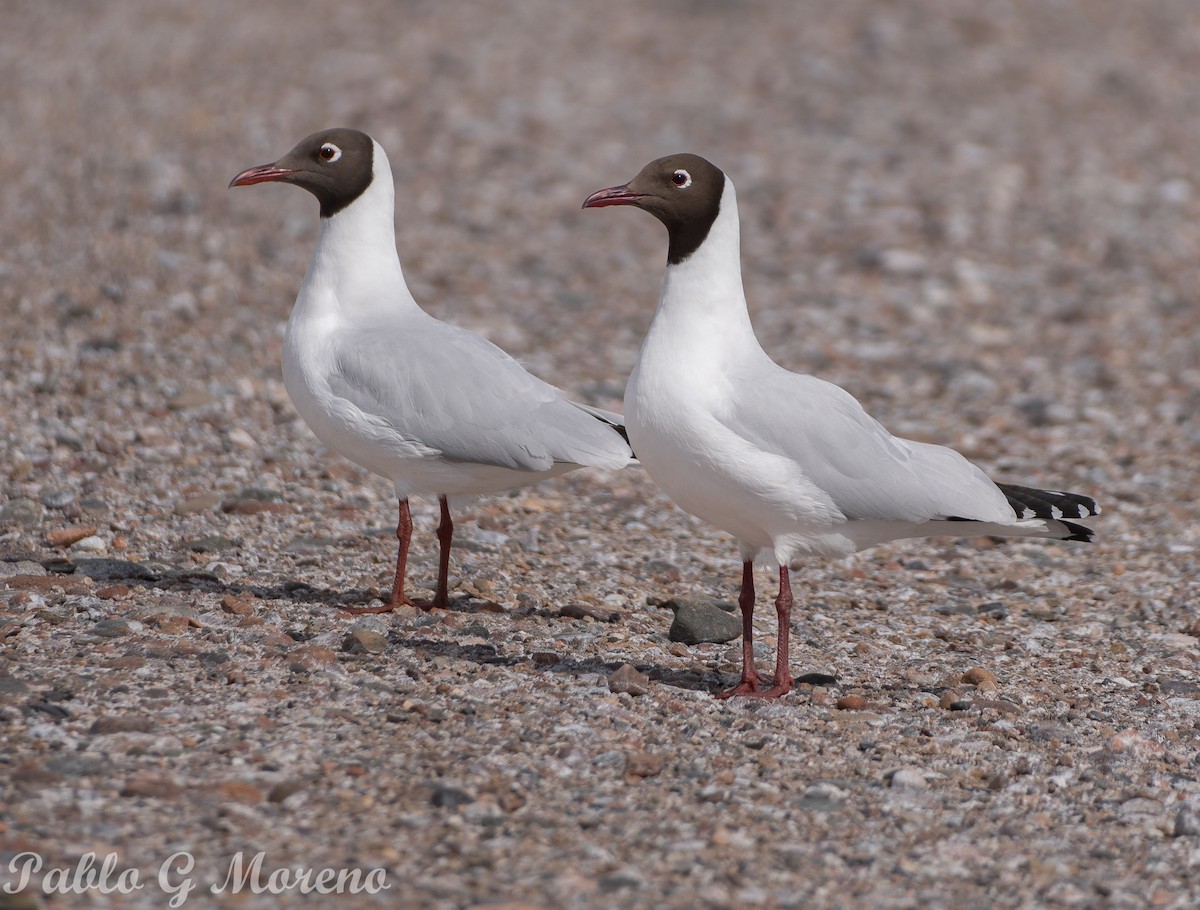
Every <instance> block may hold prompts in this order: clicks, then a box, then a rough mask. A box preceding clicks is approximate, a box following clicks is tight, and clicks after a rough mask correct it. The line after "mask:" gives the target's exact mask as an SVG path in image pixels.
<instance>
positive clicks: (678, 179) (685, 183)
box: [671, 168, 692, 190]
mask: <svg viewBox="0 0 1200 910" xmlns="http://www.w3.org/2000/svg"><path fill="white" fill-rule="evenodd" d="M671 182H672V183H673V184H675V186H677V187H679V189H681V190H686V189H687V188H688V187H689V186H691V185H692V175H691V174H689V173H688V172H687V171H685V170H684V169H683V168H680V169H679V170H677V171H676V172H675V173H674V174H672V175H671Z"/></svg>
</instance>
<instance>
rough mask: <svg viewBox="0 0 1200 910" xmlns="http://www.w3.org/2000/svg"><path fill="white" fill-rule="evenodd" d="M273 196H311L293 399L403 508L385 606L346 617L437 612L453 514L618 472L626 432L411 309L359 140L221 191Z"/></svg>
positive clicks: (305, 153)
mask: <svg viewBox="0 0 1200 910" xmlns="http://www.w3.org/2000/svg"><path fill="white" fill-rule="evenodd" d="M270 181H274V182H279V183H290V184H293V185H294V186H298V187H301V188H303V189H305V190H308V191H309V192H310V193H312V194H313V195H314V196H315V197H316V198H317V201H318V202H319V203H320V206H321V212H320V214H321V225H320V233H319V234H318V236H317V245H316V249H315V250H314V252H313V257H312V261H311V262H310V263H309V266H308V272H307V273H306V274H305V276H304V281H303V283H302V284H301V285H300V292H299V295H298V296H297V297H296V303H295V306H294V307H293V308H292V313H291V316H290V318H289V319H288V323H287V331H286V333H285V336H284V343H283V382H284V385H285V386H286V387H287V391H288V395H289V396H290V397H291V399H292V403H293V404H294V405H295V407H296V410H297V411H298V412H299V413H300V416H301V417H302V418H303V419H304V422H305V423H306V424H308V426H309V428H310V429H312V431H313V432H314V433H315V434H316V436H317V438H319V439H320V440H321V441H322V442H323V443H324V444H325V445H326V446H328V447H329V448H330V449H332V450H333V451H334V452H337V453H338V454H340V455H342V456H344V457H345V458H348V459H350V460H351V461H353V462H354V463H355V464H359V465H361V466H362V467H364V468H366V469H367V470H369V471H372V472H374V473H376V474H379V475H381V476H383V477H386V478H387V479H388V480H390V481H391V482H392V483H393V485H394V487H395V491H396V497H397V499H398V501H399V520H398V522H397V525H396V537H397V539H398V540H399V550H398V552H397V556H396V574H395V581H394V584H393V587H392V593H391V596H390V597H389V598H388V600H387V601H386V602H385V603H384V604H383V605H382V606H379V607H359V608H352V609H351V610H350V612H356V613H382V612H388V611H391V610H394V609H396V608H397V607H399V606H402V605H412V606H417V607H419V608H422V609H432V608H434V607H439V608H445V607H446V606H447V605H448V603H449V598H448V591H447V587H448V581H447V576H448V575H449V563H450V547H451V543H452V541H453V536H454V524H453V522H452V520H451V517H450V505H451V500H453V501H454V502H455V503H456V504H457V503H458V502H460V501H462V500H464V499H470V498H472V497H474V496H477V495H479V494H483V493H493V492H499V491H501V490H509V489H513V488H516V487H521V486H525V485H527V484H532V483H536V482H538V481H540V480H543V479H545V478H548V477H557V476H558V475H560V474H563V473H566V472H567V471H571V470H574V469H575V468H579V467H583V466H585V465H586V466H592V467H599V468H609V469H613V468H620V467H622V466H624V465H625V464H627V463H628V462H629V461H630V459H631V455H632V453H631V452H630V449H629V444H628V442H627V441H626V439H625V438H624V430H623V428H622V424H621V418H620V416H619V415H617V414H612V413H609V412H607V411H602V410H600V409H598V408H592V407H588V406H585V405H581V404H576V403H574V402H572V401H568V400H567V398H566V397H565V396H564V395H563V393H562V392H561V391H560V390H559V389H557V388H555V387H554V386H552V385H550V384H549V383H546V382H543V381H542V380H541V379H538V378H537V377H536V376H533V375H532V374H530V373H528V372H527V371H526V370H525V369H524V367H522V366H521V365H520V364H519V363H518V362H517V361H516V360H514V359H513V358H512V357H510V356H509V355H508V354H506V353H505V352H504V351H502V350H500V348H498V347H496V346H495V345H494V344H492V343H491V342H490V341H487V340H485V339H484V338H481V337H480V336H478V335H475V334H473V333H471V332H468V331H466V330H465V329H461V328H458V327H456V326H453V325H449V324H447V323H445V322H441V321H440V320H438V319H435V318H434V317H432V316H430V315H429V314H428V313H426V312H425V311H424V310H422V309H421V308H420V307H419V306H418V305H417V302H416V301H415V300H414V299H413V296H412V294H411V293H410V292H409V290H408V286H407V285H406V284H405V282H404V273H403V271H402V270H401V267H400V259H399V257H398V256H397V254H396V235H395V226H394V212H395V191H394V188H393V184H392V171H391V167H390V165H389V163H388V158H387V154H386V153H385V152H384V150H383V147H382V146H380V144H379V143H378V142H376V141H375V140H374V139H372V138H371V137H370V136H368V135H367V134H366V133H362V132H359V131H358V130H352V129H331V130H325V131H323V132H319V133H314V134H313V135H311V136H309V137H307V138H306V139H304V140H302V141H301V142H300V144H299V145H297V146H296V147H295V148H294V149H292V150H291V151H290V152H288V153H287V154H286V155H284V156H283V157H282V158H280V159H279V160H278V161H276V162H274V163H273V164H264V165H260V166H258V167H252V168H248V169H247V170H244V171H242V172H241V173H240V174H238V175H237V176H236V177H234V178H233V180H232V181H230V184H229V185H230V186H231V187H234V186H250V185H252V184H256V183H266V182H270ZM414 495H423V496H436V497H437V499H438V503H439V505H440V509H441V521H440V523H439V525H438V529H437V536H438V542H439V557H438V580H437V589H436V591H435V593H434V597H433V600H432V601H431V602H428V603H426V602H418V601H414V600H412V599H411V598H409V597H408V596H407V595H406V594H405V592H404V584H405V574H406V566H407V560H408V548H409V542H410V540H411V537H412V529H413V525H412V515H411V512H410V509H409V502H408V500H409V497H410V496H414Z"/></svg>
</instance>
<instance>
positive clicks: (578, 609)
mask: <svg viewBox="0 0 1200 910" xmlns="http://www.w3.org/2000/svg"><path fill="white" fill-rule="evenodd" d="M558 615H559V616H564V617H566V618H567V619H588V618H590V619H596V620H599V621H600V622H616V621H617V620H618V619H620V618H621V614H620V612H619V611H617V610H609V609H606V608H605V607H597V606H593V605H592V604H586V603H569V604H567V605H566V606H564V607H562V608H561V609H559V611H558Z"/></svg>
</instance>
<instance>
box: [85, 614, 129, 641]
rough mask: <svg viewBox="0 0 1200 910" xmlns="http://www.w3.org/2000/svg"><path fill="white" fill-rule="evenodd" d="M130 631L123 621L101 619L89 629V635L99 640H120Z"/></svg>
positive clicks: (127, 624)
mask: <svg viewBox="0 0 1200 910" xmlns="http://www.w3.org/2000/svg"><path fill="white" fill-rule="evenodd" d="M132 631H133V627H132V626H130V625H129V623H127V622H126V621H125V620H123V619H102V620H100V621H99V622H97V623H96V624H95V625H94V626H92V628H91V633H92V634H93V635H99V636H100V637H101V638H120V637H121V636H122V635H128V634H129V633H130V632H132Z"/></svg>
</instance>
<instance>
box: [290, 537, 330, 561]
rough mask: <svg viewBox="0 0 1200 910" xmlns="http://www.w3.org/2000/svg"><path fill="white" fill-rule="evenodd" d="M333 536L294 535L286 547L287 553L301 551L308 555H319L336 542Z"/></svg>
mask: <svg viewBox="0 0 1200 910" xmlns="http://www.w3.org/2000/svg"><path fill="white" fill-rule="evenodd" d="M336 543H337V541H336V540H334V539H333V538H332V537H308V536H303V537H293V538H292V540H291V542H290V543H289V544H288V545H287V546H286V547H285V548H284V552H285V553H300V554H302V555H306V556H318V555H320V554H322V553H324V552H325V551H326V550H328V549H329V548H330V547H332V546H333V545H334V544H336Z"/></svg>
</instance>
